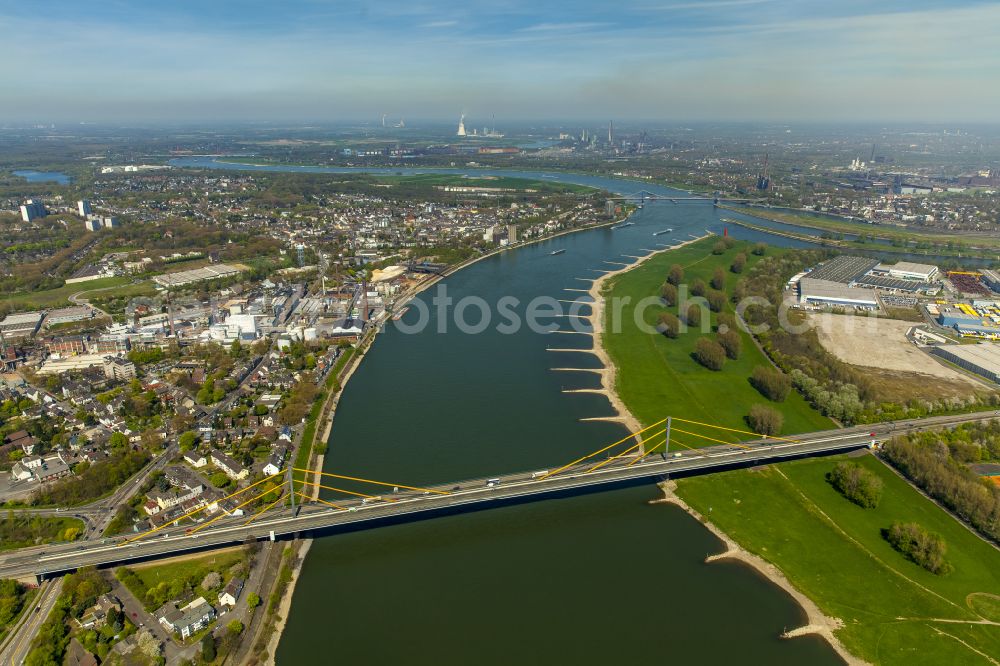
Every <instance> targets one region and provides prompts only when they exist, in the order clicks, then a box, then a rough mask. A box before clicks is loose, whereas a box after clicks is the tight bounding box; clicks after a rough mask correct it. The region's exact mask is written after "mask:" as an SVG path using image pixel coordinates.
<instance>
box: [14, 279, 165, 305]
mask: <svg viewBox="0 0 1000 666" xmlns="http://www.w3.org/2000/svg"><path fill="white" fill-rule="evenodd" d="M132 282H133V278H128V277H108V278H98V279H96V280H88V281H87V282H77V283H75V284H64V285H63V286H61V287H58V288H56V289H46V290H44V291H19V292H16V293H13V294H7V295H5V296H4V297H3V300H4V301H6V302H8V303H10V304H11V305H12V306H13V308H14V309H15V310H38V309H41V308H56V307H62V306H65V305H70V301H69V297H70V296H72V295H73V294H77V293H79V294H80V296H81V297H82V298H87V297H88V296H89V295H91V292H97V293H100V292H101V291H102V290H111V289H116V288H117V290H116V291H115V295H116V296H130V297H132V296H149V295H151V294H154V293H156V290H155V289H154V288H153V283H152V282H150V281H148V280H143V281H142V282H139V283H136V284H132Z"/></svg>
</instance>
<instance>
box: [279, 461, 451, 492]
mask: <svg viewBox="0 0 1000 666" xmlns="http://www.w3.org/2000/svg"><path fill="white" fill-rule="evenodd" d="M292 471H293V472H305V473H306V474H322V475H323V476H332V477H333V478H335V479H346V480H347V481H360V482H362V483H374V484H376V485H379V486H388V487H389V488H405V489H406V490H419V491H421V492H429V493H435V494H438V495H450V494H451V493H449V492H446V491H444V490H434V489H433V488H417V487H416V486H405V485H403V484H402V483H386V482H384V481H373V480H372V479H359V478H358V477H356V476H344V475H343V474H334V473H332V472H318V471H316V470H312V469H302V468H300V467H293V468H292ZM303 483H304V482H303Z"/></svg>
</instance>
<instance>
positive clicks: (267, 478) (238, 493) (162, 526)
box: [118, 472, 282, 547]
mask: <svg viewBox="0 0 1000 666" xmlns="http://www.w3.org/2000/svg"><path fill="white" fill-rule="evenodd" d="M281 474H282V472H278V473H277V474H272V475H271V476H265V477H264V478H263V479H261V480H260V481H256V482H254V483H252V484H250V485H249V486H247V487H246V488H243V489H242V490H237V491H236V492H235V493H232V494H229V495H226V496H225V497H223V498H222V499H220V500H216V502H215V503H216V504H218V503H219V502H225V501H226V500H227V499H230V498H233V497H236V496H237V495H241V494H243V493H245V492H246V491H248V490H250V489H251V488H253V487H254V486H257V485H260V484H262V483H264V482H265V481H269V480H271V479H273V478H274V477H276V476H281ZM208 506H209V505H208V504H206V505H205V506H202V507H198V508H197V509H195V510H194V511H190V512H188V513H185V514H184V515H183V516H181V517H180V518H176V519H174V520H172V521H170V522H167V523H163V524H162V525H160V526H159V527H154V528H153V529H151V530H148V531H146V532H143V533H142V534H137V535H136V536H134V537H132V538H131V539H126V540H125V541H122V542H121V543H120V544H118V547H121V546H124V545H125V544H128V543H131V542H133V541H136V540H138V539H142V538H143V537H146V536H149V535H150V534H155V533H156V532H159V531H160V530H162V529H163V528H165V527H167V526H169V525H173V524H174V523H177V522H179V521H181V520H184V519H185V518H188V517H190V516H193V515H194V514H196V513H201V512H202V511H204V510H205V509H207V508H208Z"/></svg>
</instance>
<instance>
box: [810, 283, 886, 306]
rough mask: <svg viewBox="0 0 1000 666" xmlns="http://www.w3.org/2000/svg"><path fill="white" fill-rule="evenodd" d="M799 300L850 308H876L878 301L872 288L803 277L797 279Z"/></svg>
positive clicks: (813, 303)
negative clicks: (859, 287) (860, 287)
mask: <svg viewBox="0 0 1000 666" xmlns="http://www.w3.org/2000/svg"><path fill="white" fill-rule="evenodd" d="M799 302H800V303H810V304H812V305H821V306H824V305H840V306H846V307H852V308H862V309H871V310H874V309H877V308H878V301H877V300H876V298H875V291H874V290H872V289H858V288H856V287H848V286H847V285H845V284H843V283H841V282H834V281H832V280H817V279H815V278H811V277H803V278H801V279H800V280H799Z"/></svg>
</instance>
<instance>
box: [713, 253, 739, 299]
mask: <svg viewBox="0 0 1000 666" xmlns="http://www.w3.org/2000/svg"><path fill="white" fill-rule="evenodd" d="M736 256H739V255H736ZM725 288H726V272H725V271H724V270H722V269H721V268H716V269H715V271H714V272H713V273H712V289H718V290H720V291H721V290H723V289H725Z"/></svg>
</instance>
